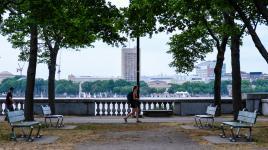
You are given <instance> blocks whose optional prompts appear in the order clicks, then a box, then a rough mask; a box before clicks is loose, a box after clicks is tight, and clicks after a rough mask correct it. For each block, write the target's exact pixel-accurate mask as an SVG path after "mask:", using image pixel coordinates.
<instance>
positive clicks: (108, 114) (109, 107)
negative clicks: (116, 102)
mask: <svg viewBox="0 0 268 150" xmlns="http://www.w3.org/2000/svg"><path fill="white" fill-rule="evenodd" d="M110 104H111V102H107V116H111V115H112V112H111V110H112V109H111V105H110Z"/></svg>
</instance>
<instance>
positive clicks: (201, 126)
mask: <svg viewBox="0 0 268 150" xmlns="http://www.w3.org/2000/svg"><path fill="white" fill-rule="evenodd" d="M198 120H199V123H200V128H204V127H203V124H202V121H201V118H199V119H198Z"/></svg>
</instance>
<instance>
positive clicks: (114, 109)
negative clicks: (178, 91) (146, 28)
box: [94, 99, 175, 116]
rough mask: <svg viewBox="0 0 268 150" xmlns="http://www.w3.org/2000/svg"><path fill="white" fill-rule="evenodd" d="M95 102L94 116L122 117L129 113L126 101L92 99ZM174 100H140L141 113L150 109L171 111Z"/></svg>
mask: <svg viewBox="0 0 268 150" xmlns="http://www.w3.org/2000/svg"><path fill="white" fill-rule="evenodd" d="M94 101H95V108H96V112H95V115H96V116H104V115H105V116H122V115H126V114H127V113H129V112H130V111H131V110H130V107H129V105H128V103H127V101H126V99H121V100H106V99H105V100H103V99H102V100H100V99H94ZM174 102H175V100H174V99H173V100H165V99H158V100H156V99H154V100H149V99H142V100H141V105H140V108H141V113H142V111H143V110H150V109H163V110H172V108H173V106H174Z"/></svg>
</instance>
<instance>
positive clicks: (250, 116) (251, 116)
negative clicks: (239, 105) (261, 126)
mask: <svg viewBox="0 0 268 150" xmlns="http://www.w3.org/2000/svg"><path fill="white" fill-rule="evenodd" d="M237 120H238V121H240V122H245V123H250V124H255V123H256V120H257V111H254V112H249V111H239V113H238V117H237Z"/></svg>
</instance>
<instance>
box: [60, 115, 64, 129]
mask: <svg viewBox="0 0 268 150" xmlns="http://www.w3.org/2000/svg"><path fill="white" fill-rule="evenodd" d="M60 126H61V127H63V126H64V124H63V117H61V122H60Z"/></svg>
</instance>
